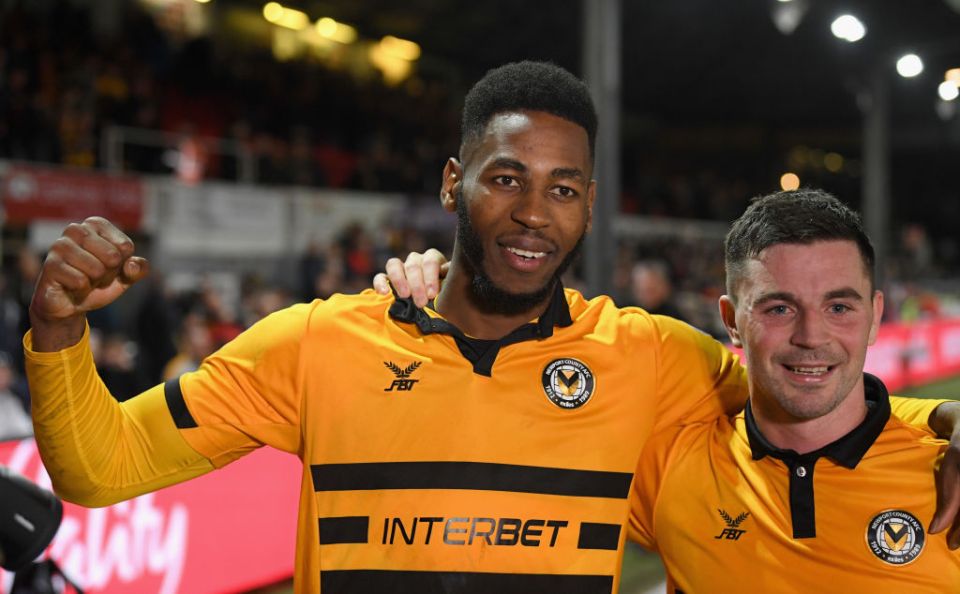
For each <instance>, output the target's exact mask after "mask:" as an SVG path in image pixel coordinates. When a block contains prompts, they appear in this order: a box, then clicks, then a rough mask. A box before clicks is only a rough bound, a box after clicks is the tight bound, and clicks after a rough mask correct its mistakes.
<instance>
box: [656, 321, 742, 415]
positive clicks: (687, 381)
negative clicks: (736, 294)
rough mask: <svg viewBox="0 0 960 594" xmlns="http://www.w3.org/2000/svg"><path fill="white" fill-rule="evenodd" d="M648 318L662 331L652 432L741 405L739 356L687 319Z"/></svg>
mask: <svg viewBox="0 0 960 594" xmlns="http://www.w3.org/2000/svg"><path fill="white" fill-rule="evenodd" d="M652 317H653V320H654V323H655V324H656V325H657V328H658V330H659V335H660V349H659V359H660V360H659V366H658V367H659V368H658V377H657V387H658V398H657V418H656V424H655V431H660V430H663V429H664V428H666V427H669V426H672V425H677V424H689V423H698V422H710V421H712V420H714V419H716V418H718V417H720V416H732V415H734V414H736V413H738V412H739V411H741V410H743V406H744V404H745V403H746V401H747V394H748V387H747V376H746V371H745V369H744V368H743V366H741V365H740V359H739V357H738V356H737V355H735V354H733V353H732V352H731V351H730V350H729V349H727V348H726V347H725V346H723V345H722V344H720V342H718V341H717V340H716V339H714V338H712V337H710V336H708V335H707V334H705V333H703V332H701V331H700V330H697V329H695V328H693V327H692V326H690V325H689V324H687V323H685V322H681V321H679V320H675V319H673V318H669V317H665V316H652Z"/></svg>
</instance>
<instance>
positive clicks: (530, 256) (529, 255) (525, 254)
mask: <svg viewBox="0 0 960 594" xmlns="http://www.w3.org/2000/svg"><path fill="white" fill-rule="evenodd" d="M507 251H508V252H510V253H511V254H515V255H517V256H520V257H521V258H524V259H526V260H539V259H540V258H543V257H544V256H546V255H547V252H531V251H529V250H521V249H519V248H514V247H507Z"/></svg>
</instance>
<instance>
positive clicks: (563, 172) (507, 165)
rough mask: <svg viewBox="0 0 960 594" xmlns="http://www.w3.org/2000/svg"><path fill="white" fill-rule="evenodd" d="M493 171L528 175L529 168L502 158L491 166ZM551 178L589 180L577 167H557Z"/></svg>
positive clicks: (513, 160) (495, 160)
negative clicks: (498, 170) (505, 170)
mask: <svg viewBox="0 0 960 594" xmlns="http://www.w3.org/2000/svg"><path fill="white" fill-rule="evenodd" d="M490 167H491V168H492V169H512V170H514V171H519V172H521V173H526V172H527V171H528V167H527V166H526V165H524V164H523V163H521V162H520V161H517V160H516V159H510V158H507V157H502V158H500V159H494V161H493V163H491V164H490ZM550 177H552V178H554V179H575V180H578V181H584V180H586V179H587V176H586V175H584V173H583V171H581V170H580V169H579V168H577V167H557V168H556V169H554V170H553V171H551V172H550Z"/></svg>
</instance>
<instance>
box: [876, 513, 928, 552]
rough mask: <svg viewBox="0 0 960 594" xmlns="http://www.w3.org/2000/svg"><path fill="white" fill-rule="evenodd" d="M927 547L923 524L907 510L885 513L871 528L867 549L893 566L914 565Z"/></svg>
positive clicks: (878, 517)
mask: <svg viewBox="0 0 960 594" xmlns="http://www.w3.org/2000/svg"><path fill="white" fill-rule="evenodd" d="M923 544H924V533H923V524H921V523H920V521H919V520H918V519H917V518H916V517H915V516H914V515H913V514H911V513H909V512H905V511H903V510H899V509H894V510H889V511H885V512H881V513H879V514H877V515H876V516H874V517H873V519H872V520H870V524H869V525H868V526H867V546H869V547H870V551H872V552H873V554H874V555H876V556H877V558H878V559H880V560H881V561H883V562H885V563H889V564H890V565H906V564H908V563H911V562H912V561H913V560H914V559H916V558H917V557H919V556H920V553H921V552H923Z"/></svg>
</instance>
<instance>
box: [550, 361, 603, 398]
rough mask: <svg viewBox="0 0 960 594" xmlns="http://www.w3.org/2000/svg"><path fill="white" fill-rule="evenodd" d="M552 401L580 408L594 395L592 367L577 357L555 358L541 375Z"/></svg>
mask: <svg viewBox="0 0 960 594" xmlns="http://www.w3.org/2000/svg"><path fill="white" fill-rule="evenodd" d="M540 381H541V382H542V383H543V391H544V392H545V393H546V395H547V398H549V399H550V402H552V403H554V404H556V405H557V406H559V407H560V408H580V407H581V406H583V405H584V404H586V403H587V400H590V397H591V396H592V395H593V391H594V387H595V383H594V377H593V372H592V371H590V368H589V367H587V366H586V365H584V364H583V363H582V362H580V361H577V360H576V359H554V360H553V361H551V362H549V363H547V366H546V367H544V368H543V374H542V375H541V377H540Z"/></svg>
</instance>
